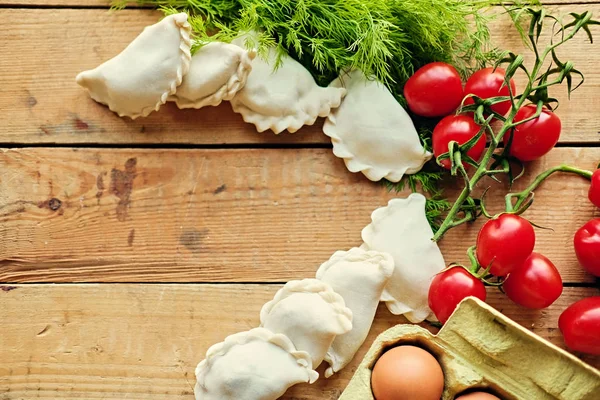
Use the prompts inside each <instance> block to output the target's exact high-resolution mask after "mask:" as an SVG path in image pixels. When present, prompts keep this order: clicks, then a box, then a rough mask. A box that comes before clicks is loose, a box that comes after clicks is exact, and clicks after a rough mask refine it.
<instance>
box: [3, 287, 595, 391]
mask: <svg viewBox="0 0 600 400" xmlns="http://www.w3.org/2000/svg"><path fill="white" fill-rule="evenodd" d="M278 288H279V285H66V286H65V285H31V286H29V285H26V286H17V287H4V289H3V290H2V291H0V301H1V302H2V305H3V306H2V307H0V320H1V321H2V324H0V349H1V355H2V364H0V388H1V389H0V396H2V397H1V398H2V399H4V400H13V399H14V400H16V399H24V398H25V399H28V398H33V397H35V398H39V399H56V398H58V397H57V396H60V398H61V399H71V398H86V399H100V398H102V399H123V398H128V399H164V398H169V399H189V398H190V396H191V395H192V387H193V384H194V382H195V378H194V368H195V366H196V364H197V363H198V362H199V361H200V360H201V359H203V358H204V354H205V352H206V350H207V348H208V347H209V346H211V345H212V344H214V343H217V342H220V341H221V340H223V338H224V337H225V336H227V335H229V334H232V333H235V332H238V331H243V330H247V329H250V328H252V327H255V326H257V325H258V323H259V319H258V314H259V311H260V308H261V306H262V304H264V303H265V302H266V301H268V300H269V299H271V298H272V296H273V294H274V292H275V291H276V290H277V289H278ZM12 289H14V290H12ZM598 294H599V292H598V290H595V289H590V288H587V289H586V288H567V289H565V293H564V294H563V296H562V297H561V298H560V299H559V300H558V301H557V303H555V304H554V305H553V306H551V307H550V308H549V309H547V310H545V311H543V312H537V311H535V312H534V311H530V310H525V309H522V308H520V307H518V306H515V305H513V304H511V303H510V302H509V301H508V300H507V299H506V298H505V297H504V295H502V294H501V293H499V292H498V291H496V290H494V291H492V292H490V298H489V300H488V301H489V303H490V304H491V305H493V306H494V307H496V308H499V309H501V310H502V311H503V312H504V313H505V314H506V315H507V316H509V317H511V318H513V319H516V320H517V321H518V322H520V323H522V324H524V325H525V326H526V327H528V328H532V329H533V331H534V332H536V333H537V334H539V335H541V336H543V337H545V338H546V339H549V340H550V341H551V342H553V343H555V344H557V345H559V346H562V338H561V335H560V332H559V331H558V329H556V320H557V318H558V316H559V314H560V312H561V311H562V310H563V309H564V308H566V307H567V306H568V305H569V304H571V303H573V302H574V301H576V300H578V299H580V298H583V297H587V296H591V295H598ZM405 322H406V321H405V320H404V319H403V318H401V317H396V316H393V315H391V314H390V313H388V312H387V310H386V309H385V307H383V306H381V307H380V308H379V311H378V314H377V317H376V322H375V324H374V326H373V328H372V330H371V333H370V335H369V338H368V339H367V341H366V342H365V344H364V345H363V347H362V348H361V350H360V351H359V353H358V355H357V357H356V358H355V360H354V361H353V362H352V363H351V364H350V365H349V366H348V367H347V368H346V369H344V370H343V371H342V372H341V373H340V374H339V376H335V377H333V378H331V379H328V380H327V379H320V380H319V381H317V383H316V384H314V385H299V386H297V387H295V388H293V389H292V390H290V391H289V393H287V394H286V396H284V397H283V399H298V398H302V399H320V400H321V399H337V398H338V397H339V395H340V393H341V392H342V391H343V390H344V388H345V387H346V385H347V383H348V380H349V379H350V377H351V376H352V374H353V372H354V370H355V368H356V367H357V365H358V363H359V362H360V359H361V358H362V357H363V355H364V353H365V352H366V350H367V349H368V347H369V346H370V344H371V343H372V342H373V340H374V338H375V337H376V335H377V334H379V333H381V332H382V331H384V330H385V329H387V328H389V327H391V326H394V325H395V324H398V323H405ZM429 329H431V330H432V331H435V328H432V327H429ZM584 360H586V361H587V362H589V363H590V364H592V365H594V366H596V367H598V366H600V358H598V357H591V356H586V357H584ZM322 370H323V368H322V367H321V368H320V372H322ZM167 396H168V397H167Z"/></svg>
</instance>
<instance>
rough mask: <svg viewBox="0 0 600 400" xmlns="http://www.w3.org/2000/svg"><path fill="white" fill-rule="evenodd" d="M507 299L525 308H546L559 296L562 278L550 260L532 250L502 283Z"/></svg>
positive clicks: (561, 288)
mask: <svg viewBox="0 0 600 400" xmlns="http://www.w3.org/2000/svg"><path fill="white" fill-rule="evenodd" d="M502 287H503V288H504V292H505V293H506V295H507V296H508V298H509V299H511V300H512V301H514V302H515V303H517V304H518V305H520V306H523V307H527V308H535V309H539V308H546V307H548V306H549V305H550V304H552V303H554V302H555V301H556V299H558V298H559V297H560V295H561V294H562V290H563V285H562V279H561V277H560V273H559V272H558V269H556V267H555V266H554V264H552V261H550V260H548V259H547V258H546V257H544V256H543V255H541V254H540V253H536V252H533V253H531V255H530V256H529V257H528V258H527V260H525V263H523V265H521V266H520V267H519V268H517V269H516V270H514V271H513V272H511V273H510V274H509V275H508V278H506V280H505V281H504V284H503V285H502Z"/></svg>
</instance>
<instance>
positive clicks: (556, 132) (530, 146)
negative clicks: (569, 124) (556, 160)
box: [503, 104, 561, 161]
mask: <svg viewBox="0 0 600 400" xmlns="http://www.w3.org/2000/svg"><path fill="white" fill-rule="evenodd" d="M535 112H536V106H535V105H533V104H529V105H527V106H525V107H523V108H521V109H520V110H519V111H517V114H516V115H515V118H514V122H519V121H523V120H526V119H527V118H529V117H532V116H533V115H535ZM560 131H561V122H560V118H558V116H557V115H556V114H554V113H553V112H552V111H550V110H548V109H543V110H542V113H541V114H540V116H539V117H537V118H535V119H533V120H531V121H528V122H525V123H524V124H521V125H518V126H517V127H516V128H515V129H514V131H513V132H512V142H511V145H510V154H511V155H513V156H514V157H516V158H518V159H519V160H521V161H533V160H537V159H538V158H540V157H542V156H543V155H545V154H547V153H548V152H549V151H550V150H552V149H553V148H554V146H555V145H556V143H558V138H559V137H560ZM510 137H511V133H506V134H505V135H504V137H503V141H504V145H508V142H509V140H510Z"/></svg>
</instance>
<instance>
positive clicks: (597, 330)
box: [558, 296, 600, 355]
mask: <svg viewBox="0 0 600 400" xmlns="http://www.w3.org/2000/svg"><path fill="white" fill-rule="evenodd" d="M558 328H559V329H560V331H561V332H562V334H563V338H564V339H565V344H566V345H567V347H568V348H570V349H571V350H573V351H581V352H583V353H589V354H596V355H600V296H593V297H588V298H586V299H583V300H579V301H578V302H576V303H573V304H571V305H570V306H569V307H568V308H567V309H566V310H565V311H563V313H562V314H561V315H560V318H559V319H558Z"/></svg>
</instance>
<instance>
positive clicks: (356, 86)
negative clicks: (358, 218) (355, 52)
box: [323, 70, 431, 182]
mask: <svg viewBox="0 0 600 400" xmlns="http://www.w3.org/2000/svg"><path fill="white" fill-rule="evenodd" d="M329 86H330V87H334V88H339V87H344V88H346V90H347V94H346V97H345V98H344V101H343V102H342V105H341V106H340V107H339V108H338V109H336V110H334V111H332V113H331V114H330V115H329V117H327V120H326V121H325V124H324V125H323V132H324V133H325V134H326V135H327V136H329V137H330V138H331V142H332V143H333V154H335V155H336V156H337V157H340V158H343V159H344V162H345V163H346V167H347V168H348V170H350V171H351V172H359V171H360V172H362V173H363V174H365V176H366V177H367V178H369V179H370V180H372V181H379V180H381V179H382V178H386V179H387V180H389V181H392V182H398V181H399V180H400V179H402V176H403V175H404V174H414V173H415V172H418V171H419V170H420V169H421V168H422V167H423V164H425V162H427V160H429V159H430V158H431V153H429V152H426V151H425V149H424V148H423V146H422V145H421V142H420V140H419V135H418V134H417V130H416V129H415V126H414V124H413V122H412V120H411V119H410V116H409V115H408V114H407V113H406V111H405V110H404V108H402V106H401V105H400V104H399V103H398V101H396V99H395V98H394V96H393V95H392V94H391V93H390V91H389V90H388V89H387V88H386V87H385V86H383V85H382V84H381V83H379V82H377V81H375V80H368V79H367V78H366V77H365V75H364V74H363V73H362V72H361V71H360V70H353V71H352V72H350V73H348V74H343V75H341V76H340V77H339V78H338V79H336V80H335V81H333V82H332V83H331V84H330V85H329Z"/></svg>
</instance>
